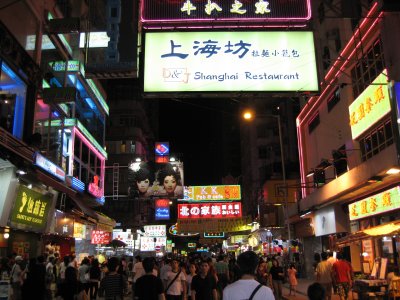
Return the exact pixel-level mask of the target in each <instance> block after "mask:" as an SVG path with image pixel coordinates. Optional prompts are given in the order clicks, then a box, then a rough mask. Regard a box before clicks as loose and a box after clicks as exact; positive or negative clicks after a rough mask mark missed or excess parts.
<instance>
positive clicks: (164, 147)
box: [155, 142, 169, 156]
mask: <svg viewBox="0 0 400 300" xmlns="http://www.w3.org/2000/svg"><path fill="white" fill-rule="evenodd" d="M155 151H156V155H160V156H165V155H169V143H168V142H162V143H161V142H158V143H156V146H155Z"/></svg>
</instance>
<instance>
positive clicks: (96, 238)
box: [90, 230, 111, 245]
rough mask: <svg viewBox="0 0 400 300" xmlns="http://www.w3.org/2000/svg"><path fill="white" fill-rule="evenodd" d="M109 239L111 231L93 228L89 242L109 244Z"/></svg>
mask: <svg viewBox="0 0 400 300" xmlns="http://www.w3.org/2000/svg"><path fill="white" fill-rule="evenodd" d="M110 241H111V232H107V231H103V230H93V231H92V238H91V241H90V242H91V244H94V245H97V244H103V245H105V244H109V243H110Z"/></svg>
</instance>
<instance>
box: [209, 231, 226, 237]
mask: <svg viewBox="0 0 400 300" xmlns="http://www.w3.org/2000/svg"><path fill="white" fill-rule="evenodd" d="M204 237H205V238H223V237H225V233H224V232H204Z"/></svg>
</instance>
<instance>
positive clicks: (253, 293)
mask: <svg viewBox="0 0 400 300" xmlns="http://www.w3.org/2000/svg"><path fill="white" fill-rule="evenodd" d="M261 287H262V284H261V283H260V284H259V285H257V286H256V288H255V289H254V291H253V292H252V293H251V295H250V298H249V300H253V297H254V295H255V294H257V292H258V290H259V289H260V288H261Z"/></svg>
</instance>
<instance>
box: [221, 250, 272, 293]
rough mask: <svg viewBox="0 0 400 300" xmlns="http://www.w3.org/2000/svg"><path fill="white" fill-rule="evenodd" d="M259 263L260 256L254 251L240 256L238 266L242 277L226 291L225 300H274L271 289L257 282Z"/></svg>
mask: <svg viewBox="0 0 400 300" xmlns="http://www.w3.org/2000/svg"><path fill="white" fill-rule="evenodd" d="M258 261H259V259H258V256H257V254H256V253H255V252H253V251H246V252H243V253H241V254H240V255H239V257H238V260H237V264H238V267H239V269H240V272H241V273H242V276H241V278H240V279H239V280H237V281H235V282H234V283H231V284H230V285H228V286H227V287H226V288H225V289H224V291H223V300H240V299H252V300H274V295H273V293H272V291H271V289H270V288H269V287H266V286H264V285H262V284H261V283H259V282H257V281H256V280H255V275H256V274H255V273H256V269H257V266H258Z"/></svg>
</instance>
